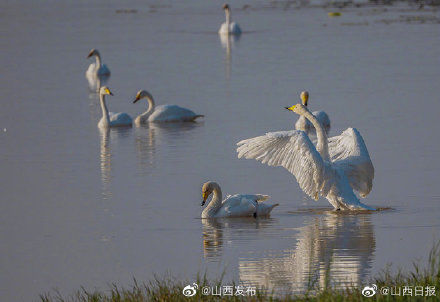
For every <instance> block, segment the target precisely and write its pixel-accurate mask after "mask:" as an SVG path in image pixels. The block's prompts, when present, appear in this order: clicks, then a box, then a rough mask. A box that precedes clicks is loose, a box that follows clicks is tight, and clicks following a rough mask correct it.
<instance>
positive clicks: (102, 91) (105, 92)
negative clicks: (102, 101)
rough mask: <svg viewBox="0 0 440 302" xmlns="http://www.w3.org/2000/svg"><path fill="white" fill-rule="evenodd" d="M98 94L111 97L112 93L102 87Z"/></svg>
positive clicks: (105, 87)
mask: <svg viewBox="0 0 440 302" xmlns="http://www.w3.org/2000/svg"><path fill="white" fill-rule="evenodd" d="M99 94H102V95H106V94H108V95H113V93H112V92H111V91H110V89H108V87H107V86H102V87H101V89H99Z"/></svg>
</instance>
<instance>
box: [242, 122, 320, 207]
mask: <svg viewBox="0 0 440 302" xmlns="http://www.w3.org/2000/svg"><path fill="white" fill-rule="evenodd" d="M237 145H238V148H237V152H238V157H239V158H242V157H244V158H253V159H256V160H258V161H260V162H262V163H263V164H267V165H269V166H281V167H284V168H286V169H287V170H288V171H289V172H290V173H292V174H293V175H294V176H295V178H296V180H297V181H298V183H299V186H300V187H301V189H302V190H303V191H304V192H305V193H306V194H307V195H309V196H310V197H312V198H314V199H318V196H319V195H318V194H319V193H320V192H321V189H322V188H323V187H324V185H325V175H324V174H325V164H324V161H323V160H322V157H321V155H320V154H319V153H318V151H316V148H315V146H314V145H313V143H312V142H311V141H310V139H309V137H308V136H307V135H306V134H305V133H304V132H303V131H298V130H293V131H279V132H270V133H266V135H263V136H258V137H254V138H250V139H246V140H242V141H240V142H238V143H237Z"/></svg>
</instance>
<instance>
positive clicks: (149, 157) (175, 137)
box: [133, 122, 203, 174]
mask: <svg viewBox="0 0 440 302" xmlns="http://www.w3.org/2000/svg"><path fill="white" fill-rule="evenodd" d="M202 125H203V122H198V123H193V122H187V123H148V124H142V125H140V126H139V127H136V128H135V129H133V130H134V132H135V145H136V152H137V158H138V160H139V165H138V168H139V169H141V171H140V173H141V174H145V173H149V172H148V171H150V170H149V169H146V167H154V164H155V156H156V150H157V149H158V148H160V146H162V145H163V146H166V148H167V152H170V153H173V152H174V151H173V150H176V145H177V144H178V143H179V142H182V141H183V142H187V143H188V139H189V138H190V137H191V135H196V134H194V133H193V130H195V129H197V128H198V127H201V126H202ZM175 152H176V153H177V152H178V150H176V151H175Z"/></svg>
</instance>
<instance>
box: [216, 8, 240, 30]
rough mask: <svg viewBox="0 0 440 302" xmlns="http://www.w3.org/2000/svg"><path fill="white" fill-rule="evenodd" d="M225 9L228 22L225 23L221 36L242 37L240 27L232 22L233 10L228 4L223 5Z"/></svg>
mask: <svg viewBox="0 0 440 302" xmlns="http://www.w3.org/2000/svg"><path fill="white" fill-rule="evenodd" d="M223 9H224V10H225V15H226V22H224V23H223V24H222V25H221V26H220V29H219V31H218V33H219V34H221V35H240V34H241V28H240V26H239V25H238V24H237V23H235V22H232V21H231V9H230V8H229V5H228V4H225V5H223Z"/></svg>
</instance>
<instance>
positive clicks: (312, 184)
mask: <svg viewBox="0 0 440 302" xmlns="http://www.w3.org/2000/svg"><path fill="white" fill-rule="evenodd" d="M288 109H289V110H291V111H294V112H296V113H298V114H300V115H303V116H305V117H306V118H307V119H308V120H309V121H310V122H311V123H312V124H313V126H314V127H315V128H316V136H317V143H316V147H315V146H314V145H313V143H312V141H311V140H310V138H309V137H308V136H307V134H306V133H305V132H304V131H301V130H293V131H280V132H271V133H267V134H266V135H263V136H259V137H254V138H250V139H246V140H243V141H240V142H239V143H238V144H237V145H238V148H237V152H238V157H239V158H241V157H244V158H253V159H256V160H258V161H261V162H262V163H265V164H268V165H269V166H282V167H284V168H286V169H287V170H289V172H290V173H292V174H293V175H294V176H295V178H296V180H297V181H298V184H299V186H300V187H301V189H302V190H303V191H304V192H305V193H306V194H307V195H309V196H310V197H312V198H313V199H315V200H318V199H319V196H322V197H325V198H327V200H328V201H329V202H330V203H331V204H332V205H333V207H334V208H335V209H337V210H346V209H349V210H353V209H366V210H374V208H372V207H369V206H367V205H365V204H363V203H361V202H360V201H359V198H358V197H357V196H356V195H355V194H354V192H353V190H356V191H358V192H359V194H360V196H361V197H365V196H367V195H368V193H370V191H371V189H372V186H373V178H374V167H373V164H372V163H371V159H370V155H369V154H368V150H367V147H366V146H365V143H364V140H363V138H362V136H361V135H360V133H359V131H357V130H356V129H355V128H348V129H346V130H345V131H344V132H342V134H341V135H339V136H335V137H331V138H330V139H329V140H328V139H327V134H326V133H325V131H324V129H323V128H322V126H321V124H320V123H319V122H318V120H317V119H316V117H315V116H314V115H313V114H312V113H311V112H310V111H309V110H308V109H307V107H305V106H304V105H302V104H297V105H294V106H292V107H290V108H288Z"/></svg>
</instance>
